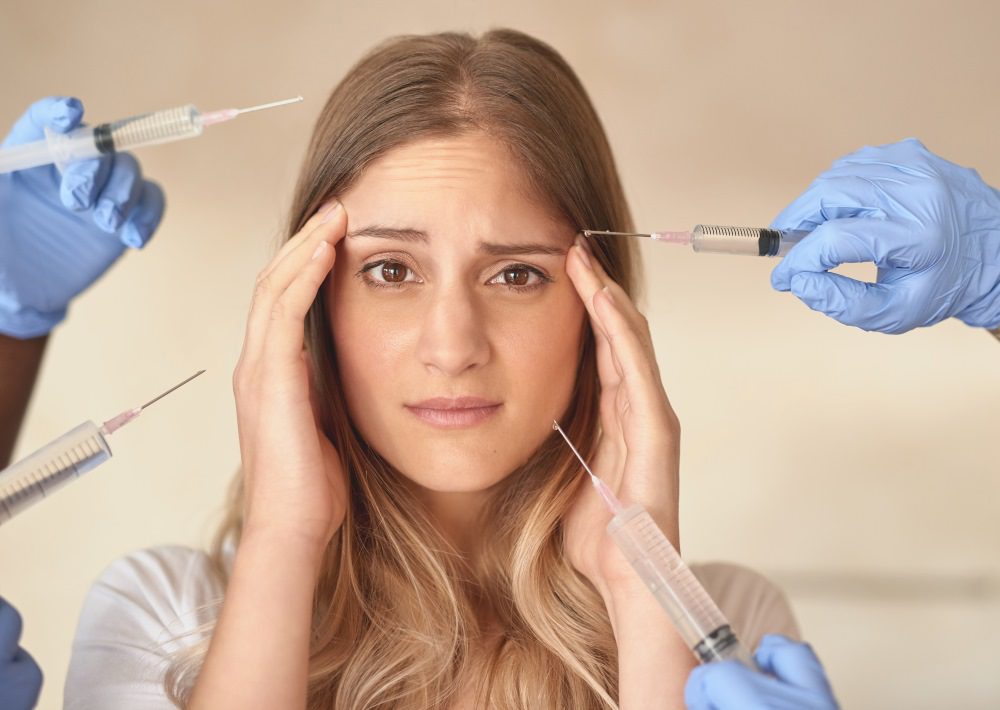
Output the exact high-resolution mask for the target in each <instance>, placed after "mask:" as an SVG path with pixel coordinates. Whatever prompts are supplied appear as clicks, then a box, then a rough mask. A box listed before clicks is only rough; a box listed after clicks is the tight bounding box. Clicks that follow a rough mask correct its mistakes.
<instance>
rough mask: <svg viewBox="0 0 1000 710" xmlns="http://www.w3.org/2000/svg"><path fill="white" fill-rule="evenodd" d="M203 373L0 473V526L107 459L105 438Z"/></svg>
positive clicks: (81, 429) (61, 439)
mask: <svg viewBox="0 0 1000 710" xmlns="http://www.w3.org/2000/svg"><path fill="white" fill-rule="evenodd" d="M203 372H204V370H199V371H198V372H196V373H195V374H193V375H191V376H190V377H189V378H187V379H186V380H184V381H183V382H180V383H178V384H176V385H174V386H173V387H171V388H170V389H168V390H167V391H166V392H164V393H162V394H160V395H158V396H156V397H154V398H153V399H151V400H149V401H148V402H146V403H145V404H143V405H142V406H140V407H134V408H132V409H126V410H125V411H124V412H122V413H121V414H119V415H118V416H116V417H112V418H111V419H109V420H108V421H106V422H104V424H102V425H101V426H97V424H95V423H94V422H92V421H87V422H84V423H83V424H81V425H80V426H78V427H76V428H75V429H71V430H70V431H68V432H66V433H65V434H63V435H62V436H60V437H59V438H58V439H56V440H55V441H53V442H52V443H50V444H48V445H46V446H43V447H42V448H40V449H39V450H38V451H36V452H35V453H33V454H31V455H30V456H28V457H27V458H25V459H22V460H21V461H18V462H17V463H15V464H14V465H12V466H10V467H9V468H6V469H4V470H3V471H0V525H2V524H4V523H6V522H7V521H8V520H10V519H11V518H13V517H14V516H15V515H17V514H18V513H20V512H21V511H23V510H24V509H25V508H28V507H29V506H31V505H32V504H33V503H36V502H38V501H39V500H41V499H42V498H45V497H47V496H49V495H51V494H52V493H53V491H56V490H58V489H59V488H62V487H63V486H64V485H65V484H67V483H69V482H70V481H72V480H73V479H75V478H79V477H80V476H81V475H82V474H84V473H86V472H87V471H90V470H91V469H94V468H96V467H97V466H99V465H100V464H102V463H104V462H105V461H107V460H108V459H109V458H111V448H110V447H109V446H108V442H107V440H106V439H105V437H106V436H109V435H110V434H113V433H114V432H116V431H118V430H119V429H121V428H122V427H123V426H125V425H126V424H128V423H129V422H131V421H132V420H134V419H135V418H136V417H138V416H139V414H140V413H141V412H142V410H144V409H145V408H146V407H148V406H149V405H151V404H153V403H154V402H157V401H159V400H161V399H163V398H164V397H166V396H167V395H168V394H170V393H171V392H173V391H174V390H176V389H177V388H178V387H181V386H183V385H186V384H187V383H188V382H190V381H191V380H193V379H194V378H195V377H197V376H198V375H200V374H202V373H203Z"/></svg>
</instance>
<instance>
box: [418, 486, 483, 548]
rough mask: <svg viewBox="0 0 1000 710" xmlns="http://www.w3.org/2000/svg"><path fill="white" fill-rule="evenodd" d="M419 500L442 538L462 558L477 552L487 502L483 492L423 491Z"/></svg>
mask: <svg viewBox="0 0 1000 710" xmlns="http://www.w3.org/2000/svg"><path fill="white" fill-rule="evenodd" d="M419 497H420V499H421V500H422V501H423V503H424V505H425V506H427V512H428V514H429V515H430V517H431V519H432V520H433V521H434V522H435V524H436V525H437V528H438V530H440V531H441V534H442V535H444V537H445V539H446V540H448V541H449V542H450V543H451V544H452V545H454V547H455V550H456V551H458V552H459V553H460V554H461V555H462V556H463V557H464V558H465V559H467V560H471V559H472V557H473V556H474V555H475V554H476V550H477V548H478V547H479V543H480V540H481V538H482V533H483V530H482V526H481V524H480V523H481V516H482V513H483V509H484V507H485V505H486V500H487V493H486V492H485V491H462V492H451V491H449V492H441V491H430V490H426V489H424V490H422V491H420V493H419Z"/></svg>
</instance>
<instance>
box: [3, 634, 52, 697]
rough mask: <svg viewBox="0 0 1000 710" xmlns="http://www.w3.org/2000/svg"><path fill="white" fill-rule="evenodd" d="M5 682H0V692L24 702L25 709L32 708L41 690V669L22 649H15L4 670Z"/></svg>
mask: <svg viewBox="0 0 1000 710" xmlns="http://www.w3.org/2000/svg"><path fill="white" fill-rule="evenodd" d="M4 670H5V672H4V678H3V680H4V681H6V682H0V690H2V691H4V692H5V693H7V692H9V693H12V694H16V696H17V697H18V698H19V699H21V700H23V701H25V703H24V705H23V706H19V707H25V708H33V707H35V704H36V703H37V702H38V695H39V693H40V692H41V690H42V680H43V678H42V669H41V668H39V667H38V664H37V663H36V662H35V659H34V658H32V657H31V654H30V653H28V652H27V651H25V650H24V649H23V648H19V649H17V653H15V654H14V658H13V659H11V663H10V665H9V666H7V668H6V669H4Z"/></svg>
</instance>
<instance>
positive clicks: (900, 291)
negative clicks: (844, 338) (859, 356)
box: [771, 138, 1000, 333]
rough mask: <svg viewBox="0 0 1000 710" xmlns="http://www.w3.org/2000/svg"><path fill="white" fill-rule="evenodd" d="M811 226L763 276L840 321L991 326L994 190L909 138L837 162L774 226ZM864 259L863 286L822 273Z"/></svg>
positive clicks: (999, 258)
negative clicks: (867, 265) (867, 275)
mask: <svg viewBox="0 0 1000 710" xmlns="http://www.w3.org/2000/svg"><path fill="white" fill-rule="evenodd" d="M773 226H774V227H776V228H778V229H803V230H810V231H811V230H815V231H813V232H812V234H810V235H808V236H807V237H806V238H805V239H803V240H802V241H801V242H800V243H799V244H797V245H796V246H795V247H794V248H792V250H791V251H790V252H789V253H788V255H787V256H786V257H785V258H784V259H783V260H782V261H781V263H780V264H778V266H777V267H776V268H775V269H774V271H773V273H772V274H771V284H772V285H773V286H774V287H775V288H776V289H778V290H779V291H789V290H790V291H791V292H792V293H794V294H795V295H796V296H798V297H799V298H800V299H802V300H803V301H804V302H805V304H806V305H807V306H809V307H810V308H812V309H813V310H816V311H820V312H822V313H825V314H826V315H828V316H830V317H832V318H835V319H837V320H838V321H840V322H841V323H844V324H845V325H853V326H857V327H858V328H862V329H864V330H878V331H881V332H883V333H903V332H905V331H908V330H911V329H912V328H918V327H921V326H928V325H933V324H934V323H937V322H938V321H941V320H944V319H945V318H949V317H952V316H954V317H956V318H959V319H960V320H962V321H964V322H965V323H966V324H968V325H971V326H977V327H985V328H994V327H996V326H998V325H1000V192H997V190H994V189H993V188H991V187H990V186H989V185H987V184H986V183H984V182H983V181H982V179H981V178H980V177H979V174H978V173H977V172H976V171H975V170H971V169H969V168H963V167H960V166H958V165H955V164H954V163H949V162H948V161H947V160H943V159H942V158H939V157H938V156H936V155H934V154H933V153H931V152H930V151H928V150H927V149H926V148H925V147H924V146H923V144H922V143H921V142H920V141H918V140H916V139H913V138H910V139H908V140H905V141H901V142H899V143H893V144H890V145H884V146H879V147H876V148H872V147H868V148H862V149H861V150H859V151H858V152H856V153H852V154H851V155H848V156H846V157H844V158H841V159H840V160H838V161H837V162H835V163H834V164H833V166H832V167H831V168H830V169H829V170H827V171H826V172H825V173H823V174H822V175H820V176H819V177H818V178H816V180H815V181H814V182H813V184H812V185H811V186H810V187H809V189H808V190H806V192H805V193H804V194H803V195H802V196H801V197H799V198H798V199H797V200H796V201H795V202H793V203H792V204H791V205H789V206H788V207H787V208H786V209H785V211H784V212H782V213H781V214H780V215H778V217H777V219H776V220H775V221H774V225H773ZM867 261H870V262H874V263H875V264H876V265H877V266H878V278H877V282H876V283H874V284H870V283H863V282H860V281H856V280H854V279H849V278H846V277H844V276H840V275H838V274H831V273H827V272H828V270H829V269H832V268H834V267H836V266H837V265H839V264H842V263H847V262H867Z"/></svg>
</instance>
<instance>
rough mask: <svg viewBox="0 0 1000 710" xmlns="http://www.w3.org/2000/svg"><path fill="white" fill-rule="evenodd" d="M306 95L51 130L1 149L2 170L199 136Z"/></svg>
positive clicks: (61, 162)
mask: <svg viewBox="0 0 1000 710" xmlns="http://www.w3.org/2000/svg"><path fill="white" fill-rule="evenodd" d="M301 100H302V97H301V96H296V97H295V98H294V99H285V100H284V101H272V102H271V103H268V104H260V105H259V106H250V107H249V108H225V109H220V110H219V111H209V112H208V113H199V112H198V109H196V108H195V107H194V106H192V105H190V104H189V105H187V106H178V107H177V108H169V109H165V110H163V111H156V112H154V113H146V114H143V115H141V116H132V117H131V118H123V119H121V120H120V121H112V122H111V123H102V124H100V125H99V126H83V127H81V128H76V129H74V130H72V131H70V132H69V133H56V132H55V131H51V130H46V131H45V140H43V141H35V142H34V143H25V144H24V145H15V146H11V147H9V148H4V149H3V150H0V173H11V172H14V171H15V170H27V169H28V168H35V167H38V166H39V165H48V164H49V163H55V164H56V165H57V166H59V168H63V167H65V165H66V164H67V163H71V162H73V161H74V160H82V159H84V158H94V157H97V156H99V155H106V154H109V153H117V152H119V151H123V150H131V149H132V148H138V147H139V146H144V145H155V144H156V143H167V142H169V141H177V140H181V139H183V138H196V137H197V136H200V135H201V132H202V131H203V130H204V129H205V126H211V125H214V124H216V123H224V122H225V121H231V120H233V119H234V118H236V117H237V116H240V115H242V114H244V113H250V112H252V111H263V110H264V109H268V108H274V107H276V106H285V105H286V104H294V103H298V102H299V101H301Z"/></svg>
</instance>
